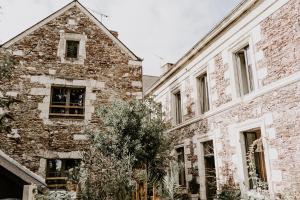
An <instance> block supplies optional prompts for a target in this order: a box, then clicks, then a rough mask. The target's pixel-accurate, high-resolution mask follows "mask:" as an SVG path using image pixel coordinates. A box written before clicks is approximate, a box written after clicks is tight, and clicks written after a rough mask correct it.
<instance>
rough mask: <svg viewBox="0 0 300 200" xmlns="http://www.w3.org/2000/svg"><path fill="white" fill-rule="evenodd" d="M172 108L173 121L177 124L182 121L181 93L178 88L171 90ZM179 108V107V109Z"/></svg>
mask: <svg viewBox="0 0 300 200" xmlns="http://www.w3.org/2000/svg"><path fill="white" fill-rule="evenodd" d="M178 93H179V94H180V95H179V96H180V102H178V98H177V97H178ZM172 105H173V106H172V109H173V118H174V120H173V123H174V125H179V124H181V123H182V122H183V109H182V95H181V90H180V89H179V88H177V89H175V90H173V91H172ZM179 108H180V109H179Z"/></svg>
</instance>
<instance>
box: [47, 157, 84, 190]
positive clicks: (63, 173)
mask: <svg viewBox="0 0 300 200" xmlns="http://www.w3.org/2000/svg"><path fill="white" fill-rule="evenodd" d="M79 164H80V160H79V159H49V160H47V168H46V183H47V186H48V188H49V189H67V188H66V187H67V180H68V177H69V170H70V169H72V168H75V167H78V166H79Z"/></svg>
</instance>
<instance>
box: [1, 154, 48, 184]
mask: <svg viewBox="0 0 300 200" xmlns="http://www.w3.org/2000/svg"><path fill="white" fill-rule="evenodd" d="M0 166H2V167H4V168H5V169H6V170H8V171H10V172H11V173H13V174H15V175H16V176H17V177H19V178H20V179H22V180H24V181H25V182H26V183H29V184H32V183H33V184H36V185H37V186H46V183H45V179H44V178H42V177H41V176H39V175H37V174H35V173H33V172H32V171H30V170H29V169H27V168H26V167H24V166H23V165H21V164H20V163H18V162H17V161H15V160H14V159H12V158H11V157H9V156H8V155H6V154H5V153H4V152H3V151H1V150H0Z"/></svg>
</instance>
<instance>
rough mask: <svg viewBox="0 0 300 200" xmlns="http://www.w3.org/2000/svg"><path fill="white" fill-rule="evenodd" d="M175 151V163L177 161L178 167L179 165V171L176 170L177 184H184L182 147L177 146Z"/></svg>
mask: <svg viewBox="0 0 300 200" xmlns="http://www.w3.org/2000/svg"><path fill="white" fill-rule="evenodd" d="M176 152H177V163H178V167H179V171H178V180H179V185H180V186H186V179H185V162H184V147H180V148H177V149H176Z"/></svg>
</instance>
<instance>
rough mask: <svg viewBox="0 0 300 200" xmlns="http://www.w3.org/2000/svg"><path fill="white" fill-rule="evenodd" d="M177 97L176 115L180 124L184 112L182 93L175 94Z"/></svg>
mask: <svg viewBox="0 0 300 200" xmlns="http://www.w3.org/2000/svg"><path fill="white" fill-rule="evenodd" d="M174 97H175V109H176V110H175V112H176V113H175V115H176V116H175V117H176V123H177V124H180V123H181V122H182V114H181V94H180V92H177V93H176V94H174Z"/></svg>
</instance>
